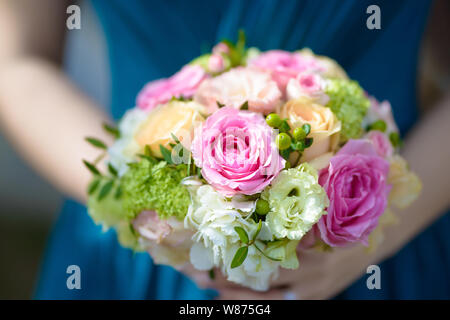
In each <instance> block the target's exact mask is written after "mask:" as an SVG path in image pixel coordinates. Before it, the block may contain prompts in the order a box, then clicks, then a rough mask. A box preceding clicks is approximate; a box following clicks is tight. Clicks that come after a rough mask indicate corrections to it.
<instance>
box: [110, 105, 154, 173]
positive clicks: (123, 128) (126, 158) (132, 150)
mask: <svg viewBox="0 0 450 320" xmlns="http://www.w3.org/2000/svg"><path fill="white" fill-rule="evenodd" d="M147 116H148V112H147V111H144V110H142V109H139V108H134V109H131V110H128V111H127V112H126V113H125V115H124V116H123V118H122V120H121V121H120V123H119V131H120V138H119V139H117V140H116V141H115V142H114V144H113V145H112V146H111V147H109V148H108V155H109V159H108V161H109V163H111V165H112V166H113V167H114V168H116V169H117V172H118V174H119V177H121V176H123V175H124V174H125V172H126V171H127V170H128V165H127V163H129V162H132V161H134V160H136V154H137V153H139V150H140V149H141V147H140V146H139V145H138V143H137V142H136V141H135V139H134V135H135V134H136V132H137V130H138V129H139V127H140V125H141V124H142V123H143V122H144V121H145V120H146V119H147Z"/></svg>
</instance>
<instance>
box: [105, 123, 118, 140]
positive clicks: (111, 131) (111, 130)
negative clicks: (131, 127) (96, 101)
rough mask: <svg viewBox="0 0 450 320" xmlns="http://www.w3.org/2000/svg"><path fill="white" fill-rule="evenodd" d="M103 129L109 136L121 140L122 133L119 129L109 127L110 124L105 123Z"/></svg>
mask: <svg viewBox="0 0 450 320" xmlns="http://www.w3.org/2000/svg"><path fill="white" fill-rule="evenodd" d="M103 129H104V130H105V131H106V132H108V133H109V134H111V135H113V136H114V137H115V138H116V139H119V138H120V131H119V129H117V128H116V127H114V126H111V125H109V124H107V123H104V124H103Z"/></svg>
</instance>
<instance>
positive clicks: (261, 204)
mask: <svg viewBox="0 0 450 320" xmlns="http://www.w3.org/2000/svg"><path fill="white" fill-rule="evenodd" d="M269 210H270V207H269V202H267V201H266V200H264V199H261V198H259V199H258V201H256V213H257V214H259V215H260V216H264V215H266V214H267V213H269Z"/></svg>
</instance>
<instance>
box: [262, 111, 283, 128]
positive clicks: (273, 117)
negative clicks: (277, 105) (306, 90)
mask: <svg viewBox="0 0 450 320" xmlns="http://www.w3.org/2000/svg"><path fill="white" fill-rule="evenodd" d="M266 122H267V124H268V125H269V126H271V127H272V128H278V127H279V126H281V124H282V122H283V120H281V118H280V116H279V115H277V114H276V113H271V114H269V115H268V116H267V117H266Z"/></svg>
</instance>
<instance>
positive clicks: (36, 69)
mask: <svg viewBox="0 0 450 320" xmlns="http://www.w3.org/2000/svg"><path fill="white" fill-rule="evenodd" d="M104 121H108V118H107V116H106V115H105V114H104V113H103V112H101V111H100V110H99V108H96V107H95V105H94V104H93V102H92V101H90V100H89V99H88V98H87V97H85V96H84V95H83V94H82V93H81V92H79V91H78V90H77V89H76V88H75V86H73V85H72V84H71V83H70V81H69V80H68V79H67V78H66V77H65V76H64V74H63V73H62V72H61V71H60V70H59V69H58V68H57V67H56V66H54V65H52V64H51V63H49V62H47V61H46V60H43V59H39V58H33V57H31V56H30V57H26V56H25V57H23V58H20V59H19V58H18V59H15V60H12V61H9V62H8V64H6V65H3V66H2V68H1V69H0V123H1V127H2V129H3V130H2V131H4V132H5V133H6V134H7V136H9V138H10V139H11V140H12V142H13V144H14V146H15V147H16V149H17V151H18V152H19V153H20V154H21V155H22V156H23V158H24V159H26V160H27V161H28V162H29V163H30V164H31V165H32V166H33V167H34V168H35V169H36V170H37V171H38V172H39V173H40V174H41V175H43V176H44V177H45V178H47V179H48V180H49V181H51V182H52V183H53V184H54V185H56V186H57V187H58V188H60V189H61V190H62V191H63V192H65V193H66V194H68V195H69V196H71V197H74V198H76V199H77V200H79V201H84V199H85V188H86V185H87V183H88V181H89V179H90V173H89V172H88V171H87V170H86V169H85V168H84V167H83V164H82V158H84V159H88V160H93V159H95V158H96V156H98V150H95V149H94V148H92V147H91V146H89V145H88V144H87V143H86V142H85V141H84V137H86V136H95V137H98V138H100V139H102V140H104V141H107V142H108V141H109V139H110V138H109V137H108V136H107V135H106V134H105V133H104V132H103V130H102V129H101V123H102V122H104Z"/></svg>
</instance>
